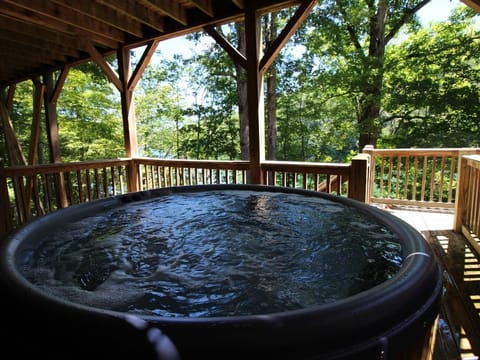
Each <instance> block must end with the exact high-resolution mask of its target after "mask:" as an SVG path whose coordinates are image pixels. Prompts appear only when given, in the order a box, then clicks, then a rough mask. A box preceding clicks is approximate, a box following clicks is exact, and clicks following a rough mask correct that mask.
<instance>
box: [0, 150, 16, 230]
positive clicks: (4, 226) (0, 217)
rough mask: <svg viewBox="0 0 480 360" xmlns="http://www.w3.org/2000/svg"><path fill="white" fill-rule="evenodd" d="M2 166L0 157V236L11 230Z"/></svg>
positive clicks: (5, 181)
mask: <svg viewBox="0 0 480 360" xmlns="http://www.w3.org/2000/svg"><path fill="white" fill-rule="evenodd" d="M3 166H4V165H3V161H2V159H0V237H3V236H5V235H7V234H8V233H10V232H11V231H12V230H13V221H12V212H11V211H10V197H9V195H8V187H7V179H6V177H5V170H4V167H3Z"/></svg>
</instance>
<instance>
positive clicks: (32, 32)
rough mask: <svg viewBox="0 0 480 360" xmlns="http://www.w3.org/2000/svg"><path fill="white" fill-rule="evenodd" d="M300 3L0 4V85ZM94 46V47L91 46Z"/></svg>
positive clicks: (26, 0) (99, 0)
mask: <svg viewBox="0 0 480 360" xmlns="http://www.w3.org/2000/svg"><path fill="white" fill-rule="evenodd" d="M301 2H302V0H255V1H253V0H122V1H118V0H92V1H83V0H82V1H78V0H35V1H31V0H0V86H5V85H9V84H11V83H16V82H19V81H22V80H26V79H29V78H33V77H35V76H38V75H41V74H43V73H45V72H49V71H53V70H58V69H61V68H63V67H64V66H65V65H73V64H76V63H79V62H84V61H87V60H89V59H91V58H92V55H91V54H92V49H93V51H94V52H98V53H100V54H102V55H106V54H109V53H113V52H115V51H116V50H117V49H119V48H122V47H126V48H134V47H137V46H141V45H142V44H144V43H146V42H148V41H150V40H153V39H159V40H164V39H168V38H172V37H176V36H179V35H184V34H187V33H191V32H195V31H198V30H200V29H201V28H202V27H204V26H205V25H216V24H222V23H226V22H231V21H238V20H241V19H242V18H243V17H244V14H245V13H246V12H247V11H248V10H249V9H256V10H258V11H261V12H269V11H272V10H275V9H279V8H284V7H289V6H294V5H297V4H300V3H301ZM92 45H93V47H92Z"/></svg>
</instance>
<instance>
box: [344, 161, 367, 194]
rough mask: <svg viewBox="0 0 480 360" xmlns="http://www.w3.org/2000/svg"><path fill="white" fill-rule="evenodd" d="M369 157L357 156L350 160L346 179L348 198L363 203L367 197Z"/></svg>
mask: <svg viewBox="0 0 480 360" xmlns="http://www.w3.org/2000/svg"><path fill="white" fill-rule="evenodd" d="M369 177H370V155H369V154H358V155H357V156H355V157H354V158H353V159H352V163H351V167H350V175H349V178H348V197H349V198H351V199H355V200H358V201H361V202H364V203H368V202H370V197H369V184H370V181H369Z"/></svg>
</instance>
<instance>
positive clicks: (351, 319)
mask: <svg viewBox="0 0 480 360" xmlns="http://www.w3.org/2000/svg"><path fill="white" fill-rule="evenodd" d="M219 189H220V190H224V189H234V190H248V191H272V192H284V193H287V194H288V193H295V194H302V195H306V196H312V197H322V198H324V199H328V200H331V201H335V202H339V203H342V204H343V205H344V206H350V207H354V208H355V209H357V210H358V211H360V212H363V213H365V214H368V216H370V217H372V218H374V219H376V220H378V221H380V222H381V223H382V224H385V225H386V226H387V227H388V228H389V229H390V230H392V231H393V232H394V233H396V234H398V236H399V238H400V240H401V245H402V258H403V259H404V260H403V263H402V267H401V269H400V270H399V272H398V273H397V274H396V275H395V276H393V277H392V278H391V279H389V280H387V281H385V282H383V283H381V284H380V285H377V286H375V287H373V288H371V289H368V290H365V291H362V292H360V293H358V294H356V295H353V296H351V297H348V298H346V299H343V300H340V301H336V302H333V303H329V304H325V305H319V306H313V307H311V308H306V309H301V310H293V311H285V312H281V313H274V314H265V315H252V316H233V317H213V318H162V317H155V316H148V317H143V318H142V319H143V320H144V321H146V324H148V327H149V329H160V331H161V332H162V333H163V334H165V335H167V336H168V339H170V340H171V341H172V342H173V344H174V345H175V347H176V348H177V350H178V353H179V356H180V359H207V358H208V359H231V358H244V359H286V358H288V359H423V358H424V355H422V354H424V352H425V350H426V349H428V344H429V342H430V340H431V330H432V328H433V325H434V323H435V321H436V318H437V315H438V312H439V307H440V296H441V292H442V273H441V269H440V266H439V263H438V261H437V259H436V258H435V256H434V254H433V252H432V250H431V249H430V247H429V245H428V244H427V243H426V241H425V240H424V239H423V237H422V236H421V234H419V233H418V232H417V231H416V230H415V229H413V228H412V227H411V226H410V225H408V224H407V223H405V222H404V221H402V220H400V219H398V218H396V217H394V216H393V215H391V214H389V213H387V212H385V211H383V210H380V209H377V208H375V207H372V206H369V205H365V204H363V203H360V202H357V201H354V200H351V199H346V198H343V197H338V196H335V195H328V194H324V193H317V192H312V191H305V190H296V189H290V188H282V187H268V186H261V185H200V186H179V187H172V188H166V189H158V190H151V191H144V192H136V193H130V194H126V195H121V196H116V197H111V198H107V199H101V200H96V201H92V202H90V203H84V204H80V205H75V206H71V207H69V208H66V209H62V210H58V211H56V212H54V213H51V214H49V215H46V216H44V217H42V218H39V219H37V220H35V221H33V222H31V223H30V224H28V225H26V226H24V227H22V228H21V229H19V230H17V231H16V232H15V233H14V234H13V235H11V236H9V237H8V238H6V239H3V240H2V242H1V249H0V281H1V287H0V291H1V293H0V295H1V301H2V309H3V311H2V312H3V314H4V315H3V316H2V317H3V319H2V321H1V325H0V326H1V327H2V329H1V330H2V333H3V334H5V335H3V336H2V351H12V352H13V353H16V354H17V356H35V357H40V358H47V357H48V358H49V359H60V358H62V359H83V358H89V359H92V358H115V357H121V358H132V359H133V358H135V359H154V358H157V359H158V358H162V357H159V351H158V349H157V350H155V344H153V345H152V343H155V341H153V340H152V338H151V336H150V337H149V336H148V335H146V333H147V330H148V329H146V330H144V331H140V330H139V329H138V327H132V326H131V324H130V322H129V321H126V318H127V317H128V316H127V315H126V314H124V313H119V312H115V311H108V310H102V309H97V308H93V307H88V306H85V305H81V304H76V303H72V302H69V301H66V300H62V299H60V298H57V297H53V296H49V295H47V294H45V293H44V292H42V291H39V290H38V289H37V288H36V287H35V286H33V285H31V284H30V283H29V282H28V281H27V280H26V279H25V278H23V276H22V275H21V274H20V272H19V271H18V269H17V267H16V260H15V259H16V254H17V253H18V252H19V251H20V249H21V248H22V247H23V246H25V245H26V244H28V243H29V242H34V241H37V239H38V237H39V234H42V233H45V232H48V229H51V228H52V227H55V226H56V224H59V223H63V222H68V221H70V220H72V219H78V218H81V217H85V216H89V215H91V214H92V213H95V212H101V211H103V209H105V208H112V207H115V206H122V205H123V204H125V203H126V202H127V203H128V202H135V201H142V200H145V199H150V198H154V197H157V196H162V195H165V194H171V193H175V192H182V193H188V192H199V191H211V190H219ZM150 335H151V333H150ZM157 345H158V344H157ZM160 347H161V346H160ZM167 347H168V346H167ZM161 352H162V349H160V354H161ZM166 358H168V356H166V355H165V359H166Z"/></svg>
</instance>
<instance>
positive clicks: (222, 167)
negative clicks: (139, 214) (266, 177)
mask: <svg viewBox="0 0 480 360" xmlns="http://www.w3.org/2000/svg"><path fill="white" fill-rule="evenodd" d="M133 163H134V167H133V168H134V169H135V171H136V172H137V188H138V190H149V189H153V188H159V187H168V186H182V185H202V184H246V183H248V181H247V171H248V170H249V168H250V163H249V162H248V161H214V160H165V159H155V158H134V159H133Z"/></svg>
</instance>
